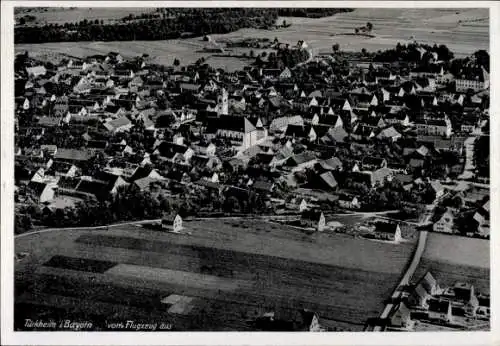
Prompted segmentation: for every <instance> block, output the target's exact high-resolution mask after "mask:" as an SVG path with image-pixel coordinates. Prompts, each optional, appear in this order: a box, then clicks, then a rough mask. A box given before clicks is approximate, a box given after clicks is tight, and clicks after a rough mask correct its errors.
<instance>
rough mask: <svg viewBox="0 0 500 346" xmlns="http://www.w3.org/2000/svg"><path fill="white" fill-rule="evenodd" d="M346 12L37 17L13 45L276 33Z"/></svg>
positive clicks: (23, 25)
mask: <svg viewBox="0 0 500 346" xmlns="http://www.w3.org/2000/svg"><path fill="white" fill-rule="evenodd" d="M349 11H352V9H344V8H202V9H200V8H177V9H174V8H168V9H161V8H158V9H156V11H155V12H152V13H144V14H141V15H133V14H129V15H128V16H126V17H123V18H121V20H120V21H118V22H116V23H111V24H105V23H104V21H103V20H102V19H101V20H99V19H95V20H87V19H84V20H82V21H80V22H74V23H64V24H58V23H49V24H44V25H30V22H33V21H35V20H36V13H35V14H30V15H26V16H24V17H21V18H20V19H19V20H18V23H17V24H18V25H17V26H16V29H15V33H14V42H15V43H16V44H20V43H46V42H78V41H132V40H167V39H177V38H187V37H196V36H202V35H208V34H226V33H229V32H233V31H237V30H239V29H243V28H255V29H269V30H270V29H273V28H275V27H276V25H277V23H276V21H277V19H278V17H279V16H287V17H308V18H320V17H326V16H332V15H335V14H337V13H342V12H349Z"/></svg>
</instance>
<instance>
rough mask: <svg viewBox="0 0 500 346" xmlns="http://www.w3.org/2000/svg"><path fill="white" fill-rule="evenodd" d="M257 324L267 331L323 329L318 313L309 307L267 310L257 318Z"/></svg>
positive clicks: (311, 330)
mask: <svg viewBox="0 0 500 346" xmlns="http://www.w3.org/2000/svg"><path fill="white" fill-rule="evenodd" d="M255 326H256V327H257V328H258V329H261V330H265V331H304V332H305V331H307V332H319V331H321V330H322V329H321V326H320V324H319V316H318V314H317V313H315V312H314V311H310V310H307V309H301V310H298V311H288V310H279V311H271V312H266V313H264V314H262V316H260V317H258V318H257V319H256V320H255Z"/></svg>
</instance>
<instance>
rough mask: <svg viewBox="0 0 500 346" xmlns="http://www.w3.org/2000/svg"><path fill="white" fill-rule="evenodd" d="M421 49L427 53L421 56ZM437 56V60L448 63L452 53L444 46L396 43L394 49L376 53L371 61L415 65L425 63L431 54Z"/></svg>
mask: <svg viewBox="0 0 500 346" xmlns="http://www.w3.org/2000/svg"><path fill="white" fill-rule="evenodd" d="M420 48H423V49H425V50H426V51H427V52H426V53H425V54H424V55H423V56H422V55H421V53H420V51H419V49H420ZM434 52H435V53H437V54H438V60H442V61H450V60H451V59H453V57H454V55H453V52H452V51H451V50H450V49H449V48H448V47H447V46H445V45H443V44H441V45H439V46H438V45H437V44H434V45H433V46H430V45H427V44H418V43H416V42H415V43H410V44H408V45H405V44H401V43H399V42H398V44H397V45H396V48H393V49H387V50H384V51H378V52H376V53H375V54H374V56H373V61H377V62H396V61H409V62H417V63H420V62H422V63H425V62H426V61H428V60H429V59H430V58H431V54H432V53H434Z"/></svg>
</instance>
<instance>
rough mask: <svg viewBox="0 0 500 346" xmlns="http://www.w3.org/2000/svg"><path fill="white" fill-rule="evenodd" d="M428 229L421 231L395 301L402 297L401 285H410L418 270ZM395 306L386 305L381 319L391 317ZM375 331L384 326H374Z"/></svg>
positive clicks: (394, 298)
mask: <svg viewBox="0 0 500 346" xmlns="http://www.w3.org/2000/svg"><path fill="white" fill-rule="evenodd" d="M427 233H428V232H427V231H420V234H419V238H418V245H417V248H416V250H415V253H414V254H413V258H412V261H411V263H410V265H409V266H408V269H407V270H406V272H405V274H404V275H403V277H402V278H401V280H400V281H399V285H398V286H397V287H396V288H395V289H394V292H393V293H392V296H391V300H392V301H395V300H398V299H400V298H401V295H402V293H403V292H402V291H401V289H400V288H401V287H402V286H405V285H408V283H409V282H410V279H411V278H412V276H413V274H414V273H415V270H417V267H418V264H419V263H420V259H421V258H422V254H423V253H424V250H425V244H426V243H427ZM394 308H395V306H394V304H393V303H389V304H387V305H386V306H385V309H384V311H383V312H382V314H381V315H380V319H386V318H388V317H389V314H390V313H391V312H392V310H393V309H394ZM374 331H376V332H380V331H382V327H380V326H376V327H375V328H374Z"/></svg>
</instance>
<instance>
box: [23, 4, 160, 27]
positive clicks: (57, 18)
mask: <svg viewBox="0 0 500 346" xmlns="http://www.w3.org/2000/svg"><path fill="white" fill-rule="evenodd" d="M45 9H47V10H46V11H45ZM154 10H155V8H151V7H149V8H148V7H128V8H127V7H121V8H120V7H116V8H109V7H100V8H99V7H96V8H86V7H45V8H32V7H31V8H22V7H17V8H16V9H15V14H14V18H15V19H16V20H17V19H19V18H21V17H23V16H25V15H31V16H35V17H36V21H35V22H34V24H37V25H43V24H64V23H75V22H80V21H82V20H84V19H87V20H88V21H94V20H96V19H98V20H101V19H102V20H103V22H104V24H110V23H112V22H116V21H119V20H120V19H122V18H123V17H126V16H128V15H129V14H134V15H140V14H143V13H150V12H153V11H154Z"/></svg>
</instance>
